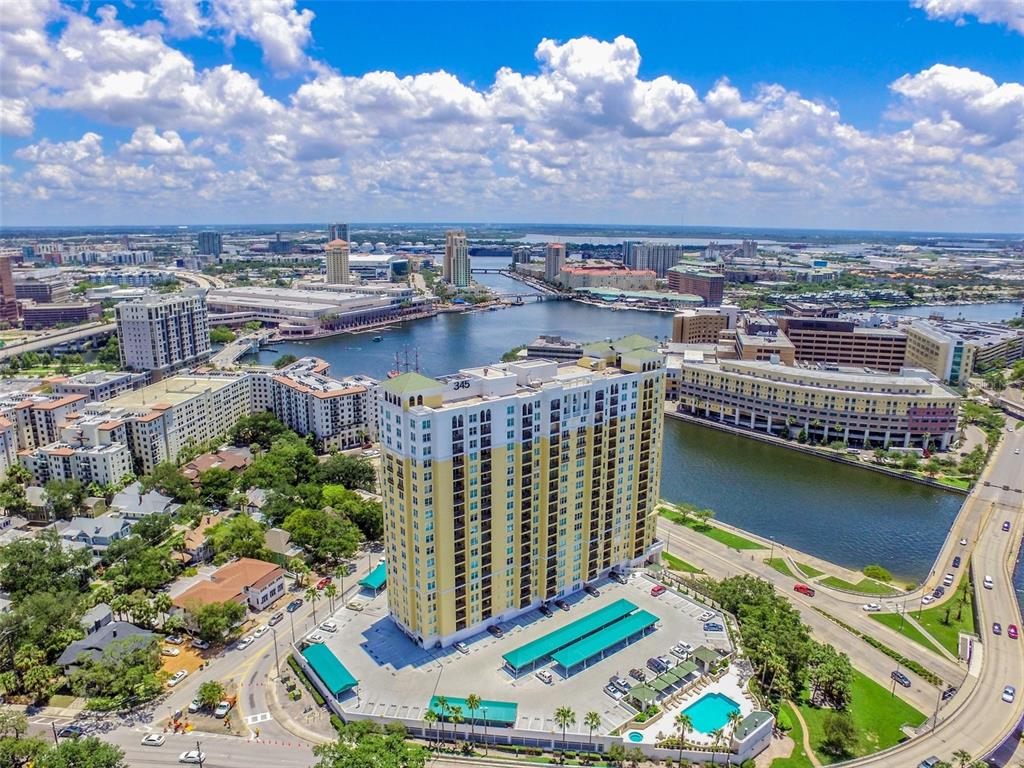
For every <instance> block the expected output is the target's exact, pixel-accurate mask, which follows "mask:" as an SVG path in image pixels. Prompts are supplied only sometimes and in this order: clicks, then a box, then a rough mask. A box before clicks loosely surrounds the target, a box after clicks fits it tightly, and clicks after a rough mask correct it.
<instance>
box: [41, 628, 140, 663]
mask: <svg viewBox="0 0 1024 768" xmlns="http://www.w3.org/2000/svg"><path fill="white" fill-rule="evenodd" d="M155 638H156V634H154V633H153V632H150V631H149V630H148V629H142V628H140V627H136V626H135V625H134V624H130V623H129V622H127V621H112V622H110V623H109V624H106V625H104V626H102V627H100V628H99V629H97V630H96V631H95V632H93V633H92V634H89V635H86V636H85V637H83V638H82V639H81V640H75V641H74V642H73V643H71V644H70V645H69V646H68V647H67V648H65V649H64V652H63V653H62V654H61V655H60V657H59V658H58V659H57V663H58V664H59V665H60V666H62V667H63V668H64V672H65V673H67V672H69V671H70V670H71V669H72V668H73V667H75V666H77V663H78V659H79V658H80V657H82V656H83V655H84V656H87V657H88V658H90V659H93V660H97V659H99V658H100V657H102V656H103V653H104V651H106V650H107V649H108V648H110V647H111V646H112V645H114V644H115V643H118V644H119V646H120V648H121V649H122V652H123V653H131V652H132V651H134V650H136V649H138V648H145V647H146V646H147V645H149V644H150V643H151V642H153V640H154V639H155Z"/></svg>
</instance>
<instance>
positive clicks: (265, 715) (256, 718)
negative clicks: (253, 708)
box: [245, 712, 274, 725]
mask: <svg viewBox="0 0 1024 768" xmlns="http://www.w3.org/2000/svg"><path fill="white" fill-rule="evenodd" d="M273 719H274V717H273V715H271V714H270V713H269V712H260V713H259V714H258V715H249V716H248V717H246V718H245V724H246V725H256V724H257V723H265V722H267V720H273Z"/></svg>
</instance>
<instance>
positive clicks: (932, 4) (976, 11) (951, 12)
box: [911, 0, 1024, 35]
mask: <svg viewBox="0 0 1024 768" xmlns="http://www.w3.org/2000/svg"><path fill="white" fill-rule="evenodd" d="M911 5H913V6H914V7H915V8H921V9H922V10H924V12H925V13H927V14H928V18H929V19H946V20H950V19H951V20H953V21H955V22H956V23H957V24H964V23H966V22H965V19H964V17H966V16H974V17H975V18H976V19H977V20H978V21H980V22H982V23H983V24H1003V25H1005V26H1006V27H1008V28H1009V29H1012V30H1013V31H1014V32H1017V33H1019V34H1022V35H1024V3H1022V2H1020V0H911Z"/></svg>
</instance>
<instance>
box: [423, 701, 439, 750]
mask: <svg viewBox="0 0 1024 768" xmlns="http://www.w3.org/2000/svg"><path fill="white" fill-rule="evenodd" d="M423 722H424V723H426V724H427V728H426V730H427V731H433V730H434V725H435V724H436V723H437V712H435V711H434V710H432V709H428V710H427V711H426V712H424V713H423ZM435 742H436V739H431V738H430V737H429V736H428V737H427V744H434V743H435Z"/></svg>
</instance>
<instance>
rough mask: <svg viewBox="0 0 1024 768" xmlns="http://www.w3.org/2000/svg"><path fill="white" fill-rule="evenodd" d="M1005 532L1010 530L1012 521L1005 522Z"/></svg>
mask: <svg viewBox="0 0 1024 768" xmlns="http://www.w3.org/2000/svg"><path fill="white" fill-rule="evenodd" d="M1003 530H1004V531H1008V530H1010V521H1009V520H1007V521H1005V522H1004V523H1003Z"/></svg>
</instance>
